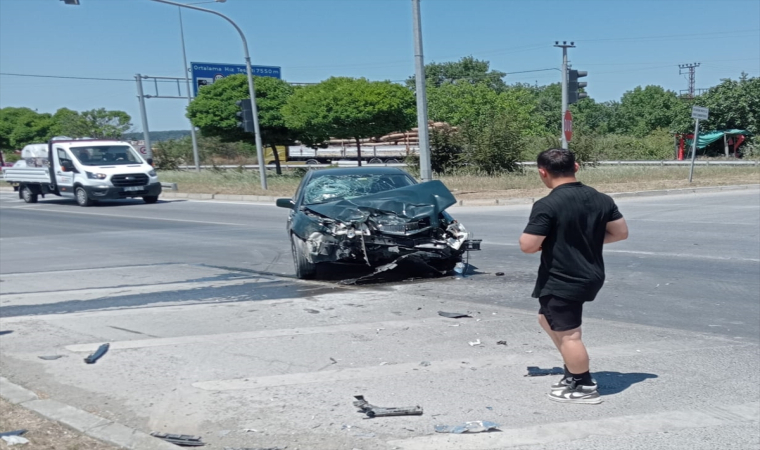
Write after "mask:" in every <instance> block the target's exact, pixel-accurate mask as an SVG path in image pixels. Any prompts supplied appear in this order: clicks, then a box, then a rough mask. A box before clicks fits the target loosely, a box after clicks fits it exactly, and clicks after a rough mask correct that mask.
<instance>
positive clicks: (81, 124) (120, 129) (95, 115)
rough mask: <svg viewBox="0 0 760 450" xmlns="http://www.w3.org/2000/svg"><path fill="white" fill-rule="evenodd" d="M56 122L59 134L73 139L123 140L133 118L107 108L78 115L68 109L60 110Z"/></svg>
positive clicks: (56, 115)
mask: <svg viewBox="0 0 760 450" xmlns="http://www.w3.org/2000/svg"><path fill="white" fill-rule="evenodd" d="M53 118H54V119H55V120H56V125H55V127H54V128H55V131H56V132H57V134H62V135H64V136H69V137H73V138H82V137H90V138H94V139H121V137H122V135H123V134H124V133H126V132H128V131H129V130H130V129H131V128H132V123H131V120H132V118H131V117H130V116H129V114H127V113H125V112H124V111H108V110H106V109H105V108H99V109H92V110H89V111H82V112H81V113H77V112H76V111H72V110H70V109H67V108H61V109H59V110H58V111H57V112H56V113H55V116H53Z"/></svg>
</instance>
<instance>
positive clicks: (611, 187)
mask: <svg viewBox="0 0 760 450" xmlns="http://www.w3.org/2000/svg"><path fill="white" fill-rule="evenodd" d="M301 173H302V172H299V171H296V170H290V171H283V175H280V176H277V175H274V174H268V175H267V185H268V188H269V189H268V190H266V191H264V190H262V189H261V183H260V180H259V175H258V172H256V171H252V170H250V171H240V170H228V171H202V172H200V173H196V172H187V171H162V172H161V173H160V174H159V177H160V179H161V181H163V182H169V183H177V186H178V188H179V192H192V193H208V194H244V195H271V196H276V197H290V196H291V195H293V193H294V192H295V190H296V187H297V186H298V183H299V182H300V181H301ZM578 179H579V180H580V181H582V182H583V183H585V184H588V185H590V186H593V187H595V188H597V189H598V190H600V191H601V192H607V193H610V192H630V191H645V190H653V189H678V188H688V187H705V186H726V185H733V184H758V183H760V167H758V166H751V167H747V166H697V167H695V168H694V180H693V182H692V183H689V181H688V179H689V167H687V166H683V167H657V166H655V167H650V166H623V167H610V166H599V167H588V168H584V169H582V170H581V171H580V172H578ZM440 180H441V181H443V182H444V183H445V184H446V186H448V188H449V189H451V191H452V192H453V193H454V194H455V195H456V197H457V198H458V199H460V200H461V199H467V198H510V197H536V196H543V195H545V194H546V193H548V189H546V188H545V187H544V185H543V184H542V183H541V181H540V180H539V179H538V174H537V171H536V169H535V168H528V169H526V170H525V171H524V173H507V174H502V175H496V176H478V175H445V176H441V177H440Z"/></svg>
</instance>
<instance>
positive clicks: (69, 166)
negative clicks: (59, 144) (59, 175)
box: [61, 160, 76, 172]
mask: <svg viewBox="0 0 760 450" xmlns="http://www.w3.org/2000/svg"><path fill="white" fill-rule="evenodd" d="M61 167H62V168H63V171H64V172H76V168H74V163H73V162H71V161H68V160H64V161H61Z"/></svg>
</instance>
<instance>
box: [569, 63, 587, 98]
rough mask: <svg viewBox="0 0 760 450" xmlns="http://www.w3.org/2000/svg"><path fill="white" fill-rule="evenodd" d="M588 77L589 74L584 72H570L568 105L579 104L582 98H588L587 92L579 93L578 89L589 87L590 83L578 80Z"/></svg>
mask: <svg viewBox="0 0 760 450" xmlns="http://www.w3.org/2000/svg"><path fill="white" fill-rule="evenodd" d="M586 75H588V72H585V71H583V70H572V69H570V70H569V71H568V78H569V79H568V83H567V104H568V105H572V104H573V103H578V100H580V99H582V98H586V97H588V94H586V93H585V92H578V89H580V88H585V87H586V86H588V83H586V82H585V81H578V78H583V77H585V76H586Z"/></svg>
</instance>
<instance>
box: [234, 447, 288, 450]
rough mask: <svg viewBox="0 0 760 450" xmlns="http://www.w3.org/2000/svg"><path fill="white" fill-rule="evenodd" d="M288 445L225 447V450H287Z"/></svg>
mask: <svg viewBox="0 0 760 450" xmlns="http://www.w3.org/2000/svg"><path fill="white" fill-rule="evenodd" d="M285 448H286V447H224V450H285Z"/></svg>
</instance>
